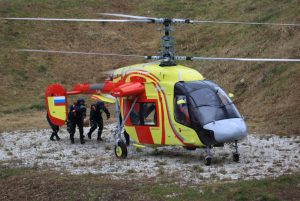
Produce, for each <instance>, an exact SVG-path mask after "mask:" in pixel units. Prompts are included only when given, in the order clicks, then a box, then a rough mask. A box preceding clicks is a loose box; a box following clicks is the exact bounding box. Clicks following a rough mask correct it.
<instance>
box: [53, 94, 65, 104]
mask: <svg viewBox="0 0 300 201" xmlns="http://www.w3.org/2000/svg"><path fill="white" fill-rule="evenodd" d="M65 104H66V97H64V96H56V97H54V105H55V106H64V105H65Z"/></svg>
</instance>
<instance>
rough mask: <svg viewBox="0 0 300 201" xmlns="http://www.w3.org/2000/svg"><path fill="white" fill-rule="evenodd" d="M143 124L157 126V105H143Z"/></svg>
mask: <svg viewBox="0 0 300 201" xmlns="http://www.w3.org/2000/svg"><path fill="white" fill-rule="evenodd" d="M143 114H144V115H143V122H144V125H149V126H155V125H157V124H156V105H155V103H143Z"/></svg>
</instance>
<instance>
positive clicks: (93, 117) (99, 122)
mask: <svg viewBox="0 0 300 201" xmlns="http://www.w3.org/2000/svg"><path fill="white" fill-rule="evenodd" d="M102 112H105V114H106V118H107V119H109V118H110V113H109V111H108V109H107V108H106V107H105V105H104V103H103V102H102V101H97V102H96V104H92V105H91V112H90V122H91V129H90V131H89V132H88V138H89V139H92V133H93V132H94V130H96V128H97V126H98V137H97V140H98V141H103V139H102V138H101V135H102V130H103V118H102Z"/></svg>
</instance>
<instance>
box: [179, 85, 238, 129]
mask: <svg viewBox="0 0 300 201" xmlns="http://www.w3.org/2000/svg"><path fill="white" fill-rule="evenodd" d="M180 95H185V96H186V97H187V101H188V109H189V113H190V118H191V121H192V122H193V123H200V124H201V125H205V124H208V123H210V122H213V121H218V120H222V119H230V118H240V117H241V116H240V114H239V112H238V111H237V109H236V107H235V105H234V104H233V103H232V101H231V99H230V98H229V97H228V96H227V94H226V93H225V91H224V90H223V89H221V88H220V87H219V86H218V85H217V84H215V83H213V82H212V81H208V80H204V81H192V82H179V83H177V84H176V85H175V98H176V97H177V96H180ZM177 107H178V106H177Z"/></svg>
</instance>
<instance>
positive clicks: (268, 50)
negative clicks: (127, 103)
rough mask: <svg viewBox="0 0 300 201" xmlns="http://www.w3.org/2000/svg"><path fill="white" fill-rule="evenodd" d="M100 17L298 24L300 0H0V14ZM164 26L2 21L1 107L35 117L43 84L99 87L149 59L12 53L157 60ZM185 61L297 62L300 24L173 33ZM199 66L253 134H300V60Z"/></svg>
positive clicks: (188, 29) (210, 27)
mask: <svg viewBox="0 0 300 201" xmlns="http://www.w3.org/2000/svg"><path fill="white" fill-rule="evenodd" d="M98 12H118V13H128V14H136V15H146V16H166V17H187V18H194V19H210V20H215V19H218V20H231V21H260V22H289V23H300V3H299V1H298V0H285V1H277V0H263V1H256V2H254V3H253V2H250V1H240V0H230V1H226V2H224V1H221V0H217V1H214V2H209V1H180V0H177V1H171V0H167V1H158V0H156V1H154V0H152V1H142V2H141V1H137V0H131V1H127V0H126V1H121V2H117V3H116V2H112V1H107V0H88V1H79V0H75V1H66V0H64V1H61V0H54V1H50V0H45V1H36V0H27V1H24V0H16V1H7V0H4V1H1V2H0V16H1V17H64V18H67V17H69V18H71V17H72V18H97V17H100V16H99V15H97V14H96V13H98ZM158 28H160V27H159V26H158V25H147V24H144V25H141V24H126V25H120V24H104V23H100V24H96V23H58V22H13V21H5V20H0V47H1V48H0V80H1V81H0V82H1V85H0V93H1V94H2V96H0V111H1V115H2V116H5V115H6V114H9V113H16V114H17V115H18V114H20V113H29V112H33V111H35V110H43V109H44V100H43V93H44V88H45V86H47V85H48V84H50V83H53V82H59V83H62V84H64V85H65V86H67V87H70V86H72V85H73V84H75V83H78V82H84V81H89V82H99V81H102V80H103V79H104V77H105V75H103V74H102V73H101V72H102V71H105V70H108V69H112V68H117V67H119V66H124V65H130V64H133V63H140V62H144V61H143V60H138V59H127V58H121V59H120V58H103V57H89V56H58V55H55V56H50V55H41V54H28V53H16V52H12V49H16V48H35V49H55V50H74V51H91V52H105V53H110V52H112V53H121V54H142V55H143V54H146V55H149V54H155V53H156V52H157V51H158V49H159V47H160V44H159V43H160V32H158V31H156V30H157V29H158ZM176 37H177V53H178V54H179V55H184V54H186V55H199V56H220V57H231V56H232V57H283V58H299V56H300V43H299V41H300V28H299V27H272V26H267V27H263V26H237V25H197V26H196V25H180V26H177V27H176ZM185 64H186V65H189V66H191V67H194V68H196V69H198V70H200V72H201V73H202V74H203V75H204V76H205V77H206V78H208V79H212V80H214V81H216V82H217V83H219V84H220V85H221V86H223V87H224V88H225V89H226V90H227V91H230V92H233V93H235V96H236V99H235V101H236V103H237V105H238V108H239V110H240V111H241V113H242V114H243V115H244V116H246V117H247V118H248V124H249V126H250V131H251V132H264V133H276V134H286V135H289V134H299V133H300V107H299V102H300V84H299V81H300V64H298V63H293V64H291V63H290V64H285V63H245V62H197V63H195V62H193V63H185Z"/></svg>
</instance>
